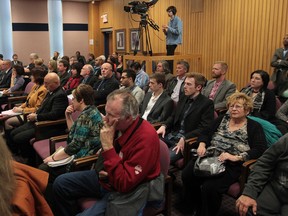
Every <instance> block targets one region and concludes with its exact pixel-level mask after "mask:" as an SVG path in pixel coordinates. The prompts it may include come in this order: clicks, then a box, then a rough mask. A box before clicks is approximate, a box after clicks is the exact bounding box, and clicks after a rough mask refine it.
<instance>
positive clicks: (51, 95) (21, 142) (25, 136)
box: [10, 73, 68, 164]
mask: <svg viewBox="0 0 288 216" xmlns="http://www.w3.org/2000/svg"><path fill="white" fill-rule="evenodd" d="M44 85H45V87H46V89H47V90H48V91H49V92H48V93H47V95H46V97H45V99H44V100H43V102H42V104H41V106H40V107H39V109H38V110H36V112H35V113H31V114H29V115H28V116H27V119H28V122H26V123H25V124H23V125H21V126H20V127H18V128H15V129H14V130H12V132H11V134H10V136H11V140H12V143H10V146H12V149H13V147H14V148H18V149H19V150H20V154H21V156H23V157H24V158H28V159H29V163H30V164H32V163H33V159H34V156H35V155H34V154H33V153H34V150H33V148H32V146H31V144H30V143H29V141H30V139H32V138H33V137H34V136H35V125H34V124H35V122H37V121H45V120H57V119H60V118H63V117H64V115H65V109H66V107H67V106H68V98H67V95H66V94H65V92H64V90H63V89H62V87H61V86H60V79H59V77H58V75H57V74H55V73H49V74H47V75H46V76H45V78H44ZM64 129H65V126H63V125H59V126H52V127H49V128H48V129H47V131H46V133H45V134H41V136H43V138H48V137H51V136H55V135H58V134H60V133H63V131H64ZM14 153H18V152H14Z"/></svg>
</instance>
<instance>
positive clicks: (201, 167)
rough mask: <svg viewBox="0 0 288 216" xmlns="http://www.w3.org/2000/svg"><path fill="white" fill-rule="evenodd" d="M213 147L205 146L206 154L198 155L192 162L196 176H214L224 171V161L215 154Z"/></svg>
mask: <svg viewBox="0 0 288 216" xmlns="http://www.w3.org/2000/svg"><path fill="white" fill-rule="evenodd" d="M214 152H215V147H211V148H207V151H206V155H205V156H203V157H200V156H198V158H197V159H196V161H195V164H194V174H195V176H198V177H215V176H219V175H222V174H223V173H224V172H225V161H219V160H218V156H215V154H214Z"/></svg>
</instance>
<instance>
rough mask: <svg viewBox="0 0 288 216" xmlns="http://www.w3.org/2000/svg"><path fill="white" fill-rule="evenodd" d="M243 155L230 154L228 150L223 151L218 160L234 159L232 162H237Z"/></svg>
mask: <svg viewBox="0 0 288 216" xmlns="http://www.w3.org/2000/svg"><path fill="white" fill-rule="evenodd" d="M241 158H242V157H240V156H238V155H232V154H229V153H228V152H222V153H221V154H220V155H219V157H218V160H219V161H226V160H229V161H232V162H236V161H241V160H240V159H241Z"/></svg>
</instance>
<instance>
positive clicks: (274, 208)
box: [236, 134, 288, 216]
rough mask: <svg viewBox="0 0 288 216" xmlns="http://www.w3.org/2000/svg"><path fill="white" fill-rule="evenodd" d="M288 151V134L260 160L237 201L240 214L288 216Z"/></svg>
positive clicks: (242, 215)
mask: <svg viewBox="0 0 288 216" xmlns="http://www.w3.org/2000/svg"><path fill="white" fill-rule="evenodd" d="M287 148H288V135H287V134H286V135H285V136H283V137H282V138H280V139H279V141H278V142H276V143H275V144H273V145H272V146H271V147H270V148H268V149H267V150H266V151H265V152H264V154H263V155H262V156H261V157H260V158H258V159H257V162H256V163H255V165H254V166H253V168H252V172H251V173H250V175H249V178H248V182H247V183H246V185H245V188H244V190H243V193H242V196H240V197H239V199H238V200H237V201H236V207H237V209H238V212H239V215H241V216H244V215H246V213H247V211H249V213H250V214H249V215H251V216H252V215H281V216H286V215H288V190H287V188H288V181H287V179H288V173H287V165H288V156H287ZM247 215H248V214H247Z"/></svg>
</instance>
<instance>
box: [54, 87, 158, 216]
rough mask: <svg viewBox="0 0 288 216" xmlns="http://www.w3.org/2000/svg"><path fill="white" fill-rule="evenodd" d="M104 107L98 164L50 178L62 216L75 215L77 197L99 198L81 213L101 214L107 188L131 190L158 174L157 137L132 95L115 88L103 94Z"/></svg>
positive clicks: (124, 191)
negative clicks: (101, 160)
mask: <svg viewBox="0 0 288 216" xmlns="http://www.w3.org/2000/svg"><path fill="white" fill-rule="evenodd" d="M105 110H106V116H105V117H103V121H104V126H103V128H102V129H101V131H100V140H101V144H102V152H101V155H102V156H101V157H103V166H102V168H101V167H100V168H99V170H88V171H80V172H71V173H65V174H63V175H60V176H59V177H58V178H57V179H56V180H55V182H54V185H53V190H54V195H55V196H54V197H55V199H56V203H57V205H58V209H59V213H60V214H61V215H62V216H66V215H67V216H69V215H75V212H73V209H75V205H76V202H77V199H78V198H81V197H96V198H98V199H99V200H97V202H96V203H95V204H94V205H93V206H92V207H90V208H89V209H86V210H85V213H83V214H81V215H89V216H92V215H105V211H106V206H107V202H108V197H109V194H110V192H111V191H117V192H120V193H128V192H132V191H135V189H136V188H137V186H138V185H140V184H142V183H144V182H149V181H151V180H152V179H155V178H156V177H157V176H159V175H160V156H159V155H160V148H159V146H160V144H159V138H158V136H157V134H156V131H155V129H154V128H153V126H152V125H151V124H150V123H148V122H147V121H145V120H143V121H142V119H140V118H139V116H138V104H137V101H136V99H135V98H134V97H133V96H132V95H131V94H130V93H129V92H127V91H126V90H116V91H114V92H112V93H111V94H110V95H109V96H108V97H107V104H106V107H105ZM118 132H120V134H121V135H120V136H117V134H118ZM115 137H118V138H116V139H115ZM114 139H115V140H114ZM131 202H133V201H131ZM145 203H146V200H144V203H143V205H145ZM131 204H132V203H131ZM137 211H138V213H141V210H140V209H137ZM60 214H59V215H60ZM128 215H131V213H130V214H128ZM133 215H136V214H133ZM141 215H142V214H141Z"/></svg>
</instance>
